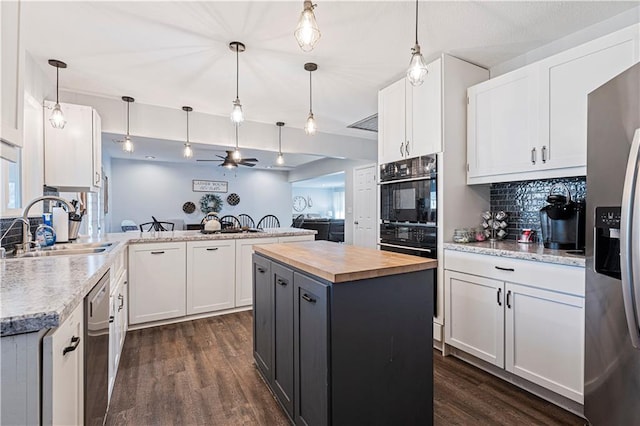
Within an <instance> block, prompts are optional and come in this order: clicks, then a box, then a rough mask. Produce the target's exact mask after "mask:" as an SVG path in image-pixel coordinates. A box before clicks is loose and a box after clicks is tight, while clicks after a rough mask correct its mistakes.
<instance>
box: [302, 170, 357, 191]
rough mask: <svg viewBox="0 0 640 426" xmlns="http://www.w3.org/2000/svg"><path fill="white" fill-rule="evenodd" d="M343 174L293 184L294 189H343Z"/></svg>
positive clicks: (333, 174)
mask: <svg viewBox="0 0 640 426" xmlns="http://www.w3.org/2000/svg"><path fill="white" fill-rule="evenodd" d="M344 179H345V178H344V172H338V173H332V174H330V175H324V176H318V177H315V178H313V179H306V180H300V181H297V182H293V183H292V186H293V187H294V188H322V189H335V188H344Z"/></svg>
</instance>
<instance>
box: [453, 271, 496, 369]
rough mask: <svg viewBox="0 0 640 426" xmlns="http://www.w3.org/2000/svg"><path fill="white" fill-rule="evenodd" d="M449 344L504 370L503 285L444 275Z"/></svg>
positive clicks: (464, 276)
mask: <svg viewBox="0 0 640 426" xmlns="http://www.w3.org/2000/svg"><path fill="white" fill-rule="evenodd" d="M444 287H445V296H444V300H445V313H444V315H445V318H446V320H445V342H446V343H447V344H449V345H451V346H454V347H456V348H458V349H461V350H463V351H465V352H468V353H470V354H471V355H474V356H476V357H478V358H480V359H482V360H484V361H487V362H490V363H491V364H494V365H497V366H498V367H504V307H503V304H504V293H503V291H504V290H503V282H502V281H498V280H492V279H489V278H483V277H478V276H475V275H468V274H462V273H459V272H453V271H448V270H445V271H444Z"/></svg>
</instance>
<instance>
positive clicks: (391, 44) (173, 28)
mask: <svg viewBox="0 0 640 426" xmlns="http://www.w3.org/2000/svg"><path fill="white" fill-rule="evenodd" d="M636 5H637V2H615V1H614V2H596V1H594V2H592V1H587V2H573V1H562V2H539V1H526V2H485V1H473V2H470V1H454V2H426V1H421V2H420V34H419V40H420V43H421V45H422V49H423V53H424V54H425V56H426V57H427V59H430V58H433V57H435V56H436V55H437V54H438V53H439V52H443V51H444V52H448V53H451V54H453V55H455V56H458V57H461V58H463V59H466V60H469V61H471V62H474V63H477V64H480V65H482V66H485V67H491V66H494V65H496V64H498V63H501V62H504V61H506V60H508V59H511V58H513V57H516V56H518V55H521V54H523V53H525V52H527V51H530V50H532V49H534V48H537V47H539V46H542V45H544V44H547V43H549V42H551V41H553V40H555V39H558V38H560V37H563V36H565V35H568V34H570V33H573V32H575V31H577V30H579V29H582V28H584V27H587V26H589V25H592V24H594V23H596V22H599V21H602V20H604V19H607V18H609V17H611V16H614V15H616V14H618V13H621V12H623V11H624V10H626V9H629V8H631V7H633V6H636ZM414 7H415V3H413V2H401V1H386V2H383V1H376V2H371V1H327V0H318V7H317V8H316V16H317V20H318V25H319V27H320V30H321V32H322V38H321V39H320V41H319V43H318V45H317V46H316V48H315V49H314V50H313V51H312V52H311V53H305V52H302V51H301V50H300V48H299V47H298V45H297V44H296V42H295V39H294V37H293V30H294V28H295V25H296V21H297V19H298V16H299V13H300V12H301V10H302V1H300V0H298V1H293V2H292V1H253V2H246V1H233V2H230V1H227V2H217V1H210V2H95V1H74V2H56V1H47V2H24V3H23V12H24V15H23V16H24V25H23V28H24V41H25V46H26V48H27V50H28V51H29V52H30V53H31V54H32V55H33V56H34V57H35V59H36V60H37V62H38V63H40V64H42V68H43V70H44V71H45V72H47V73H48V74H49V75H51V76H52V78H53V76H54V75H55V73H54V71H53V69H52V68H51V67H49V66H48V65H47V62H46V61H47V59H49V58H56V59H60V60H63V61H65V62H67V63H68V65H69V68H67V69H66V70H62V71H61V74H60V85H61V88H62V89H65V90H69V91H75V92H82V93H88V94H95V95H100V96H106V97H114V98H119V97H120V96H122V95H130V96H133V97H135V98H136V102H140V103H145V104H152V105H161V106H166V107H171V108H176V109H179V108H180V107H181V106H182V105H191V106H192V107H194V109H195V110H196V111H201V112H208V113H211V114H217V115H227V114H228V113H229V112H230V109H231V103H232V101H233V99H234V98H235V54H234V53H233V52H231V51H230V50H229V48H228V43H229V42H230V41H233V40H240V41H242V42H244V43H245V44H246V46H247V51H246V52H244V53H242V54H240V99H241V101H242V103H243V105H244V110H245V115H246V118H247V119H248V120H252V121H258V122H263V123H274V122H276V121H284V122H286V123H287V125H288V126H291V127H297V128H302V127H303V125H304V120H305V118H306V114H307V112H308V108H309V104H308V102H309V99H308V96H309V93H308V84H309V75H308V73H307V72H306V71H304V69H303V65H304V63H305V62H310V61H312V62H317V63H318V67H319V68H318V71H316V72H315V73H314V74H313V87H314V97H313V99H314V105H313V110H314V113H315V116H316V118H317V120H318V124H319V128H320V130H321V131H323V132H328V133H337V134H343V135H353V136H360V137H364V138H370V139H375V138H376V135H375V133H371V132H366V131H361V130H354V129H347V128H346V126H347V125H348V124H351V123H353V122H355V121H357V120H360V119H362V118H364V117H367V116H369V115H371V114H373V113H375V112H376V110H377V91H378V89H380V88H381V87H384V86H385V85H386V84H388V83H390V82H391V81H393V80H394V79H396V78H398V77H399V76H401V75H402V74H403V72H404V69H405V67H406V65H407V64H408V60H409V56H410V48H411V47H412V46H413V39H414V34H413V33H414V19H415V18H414Z"/></svg>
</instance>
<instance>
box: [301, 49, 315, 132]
mask: <svg viewBox="0 0 640 426" xmlns="http://www.w3.org/2000/svg"><path fill="white" fill-rule="evenodd" d="M304 69H305V70H307V71H309V116H308V117H307V122H306V123H305V125H304V132H305V133H306V134H308V135H310V136H313V135H315V134H316V131H317V130H318V126H317V123H316V119H315V118H314V117H313V97H312V95H313V91H312V88H311V73H312V72H314V71H315V70H317V69H318V65H317V64H314V63H313V62H307V63H306V64H304Z"/></svg>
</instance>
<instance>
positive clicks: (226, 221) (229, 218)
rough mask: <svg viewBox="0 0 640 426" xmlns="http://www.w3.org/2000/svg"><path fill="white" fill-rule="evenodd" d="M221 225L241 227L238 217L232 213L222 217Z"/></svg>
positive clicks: (222, 226) (223, 226)
mask: <svg viewBox="0 0 640 426" xmlns="http://www.w3.org/2000/svg"><path fill="white" fill-rule="evenodd" d="M220 227H221V228H222V229H228V228H240V227H241V225H240V221H239V220H238V218H237V217H235V216H234V215H232V214H228V215H225V216H222V217H221V218H220Z"/></svg>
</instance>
